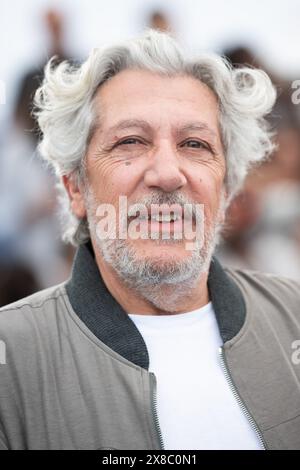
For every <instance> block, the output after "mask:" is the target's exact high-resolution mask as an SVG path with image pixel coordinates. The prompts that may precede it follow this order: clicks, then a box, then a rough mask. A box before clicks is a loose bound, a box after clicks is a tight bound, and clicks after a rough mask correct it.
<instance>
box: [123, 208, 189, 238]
mask: <svg viewBox="0 0 300 470" xmlns="http://www.w3.org/2000/svg"><path fill="white" fill-rule="evenodd" d="M137 212H138V213H137V214H136V215H131V217H129V222H131V221H133V220H135V225H137V226H138V227H139V228H140V231H143V232H144V231H147V232H148V233H153V232H157V233H170V234H173V233H177V234H179V233H182V234H183V232H184V228H185V227H186V225H187V223H188V222H189V223H190V224H191V225H192V224H193V218H192V214H191V213H187V211H185V212H184V211H183V209H182V207H181V206H178V207H175V208H174V207H172V209H171V210H170V208H169V207H164V208H162V207H160V208H159V209H157V208H154V209H153V208H151V210H150V211H149V210H147V211H139V210H138V211H137ZM129 214H130V211H129Z"/></svg>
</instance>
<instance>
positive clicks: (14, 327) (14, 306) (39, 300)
mask: <svg viewBox="0 0 300 470" xmlns="http://www.w3.org/2000/svg"><path fill="white" fill-rule="evenodd" d="M64 295H66V294H65V287H64V283H62V284H59V285H56V286H53V287H50V288H48V289H44V290H41V291H39V292H36V293H35V294H32V295H30V296H28V297H25V298H23V299H21V300H18V301H17V302H14V303H11V304H9V305H6V306H4V307H2V308H0V339H2V340H3V337H6V338H7V339H10V338H16V335H17V336H19V337H22V336H26V334H27V333H28V332H29V331H33V330H34V329H36V325H38V324H39V323H41V322H43V321H45V317H49V316H51V315H53V314H55V312H56V311H57V308H58V303H59V301H61V298H62V297H63V296H64Z"/></svg>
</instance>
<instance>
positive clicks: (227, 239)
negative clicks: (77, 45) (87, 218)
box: [0, 10, 300, 306]
mask: <svg viewBox="0 0 300 470" xmlns="http://www.w3.org/2000/svg"><path fill="white" fill-rule="evenodd" d="M43 22H44V26H45V28H47V30H48V33H49V35H50V37H51V46H50V50H49V51H48V54H47V57H52V56H53V55H55V56H56V57H57V59H56V60H57V61H61V60H64V59H68V56H67V54H66V53H65V50H64V40H63V37H64V35H63V32H64V19H63V17H62V15H61V14H60V13H59V12H58V11H53V10H50V11H47V12H45V14H44V17H43ZM147 23H148V26H151V27H153V28H157V29H160V30H172V27H171V25H170V23H169V21H168V18H167V17H166V15H165V14H164V13H163V12H160V11H154V12H152V13H151V14H150V16H149V18H148V22H147ZM223 53H224V55H226V56H227V58H228V59H229V60H230V61H231V63H232V64H233V66H234V67H239V66H241V65H244V64H246V65H250V66H255V67H259V68H261V69H264V70H266V67H265V66H264V64H263V63H261V62H259V61H258V60H257V58H256V57H255V55H254V54H253V53H252V51H251V50H249V48H246V47H243V45H237V47H235V48H234V49H231V50H225V51H223ZM69 59H70V60H74V58H72V59H71V58H69ZM45 63H46V57H45V62H44V63H41V64H40V66H39V67H38V68H36V69H34V70H28V71H25V73H24V76H23V77H21V78H20V84H19V90H18V93H17V96H16V100H15V107H14V113H13V116H12V119H11V122H9V123H8V124H7V126H6V127H5V129H4V130H3V129H2V130H1V131H0V221H1V224H0V306H2V305H6V304H8V303H10V302H13V301H15V300H18V299H19V298H22V297H24V296H26V295H29V294H31V293H33V292H35V291H37V290H39V289H42V288H46V287H48V286H50V285H53V284H56V283H59V282H62V281H64V280H65V279H66V278H67V277H68V276H69V273H70V269H71V264H72V259H73V256H74V249H73V248H72V247H71V246H67V245H64V244H63V243H62V242H61V239H60V227H59V217H58V204H57V200H56V192H55V177H54V175H53V174H52V173H51V171H50V170H49V169H48V168H46V167H45V166H44V165H43V163H42V161H41V159H39V157H38V154H37V149H36V146H37V142H38V137H39V132H38V129H37V126H36V123H35V122H34V120H33V118H32V115H31V111H32V97H33V94H34V92H35V90H36V88H37V87H38V85H39V83H40V82H41V80H42V77H43V67H44V65H45ZM299 65H300V64H299ZM299 68H300V67H299ZM266 72H267V73H268V74H269V75H270V76H271V78H272V81H273V83H274V84H275V85H276V87H277V90H278V99H277V103H276V106H275V109H274V111H273V112H272V114H271V116H270V122H271V125H272V127H273V128H274V131H276V137H275V139H276V143H277V150H276V151H275V153H274V155H273V156H272V158H270V159H269V160H268V161H266V162H265V163H264V164H263V165H261V166H260V167H258V168H254V169H253V170H252V171H251V173H250V175H249V177H248V178H247V181H246V184H245V187H244V189H243V191H242V192H241V193H240V194H239V195H238V196H237V197H236V198H235V200H234V201H233V202H232V204H231V206H230V208H229V210H228V216H227V223H226V226H225V228H224V233H223V240H222V242H221V244H220V246H219V247H218V249H217V255H218V257H219V259H220V260H221V261H222V262H223V264H225V265H231V266H234V267H236V268H243V269H245V268H247V269H255V270H260V271H264V272H270V273H275V274H279V275H284V276H287V277H289V278H293V279H297V280H300V105H298V106H297V105H295V104H293V103H292V99H291V94H292V91H293V90H292V88H291V83H290V82H285V80H284V79H283V78H282V77H278V76H275V75H274V74H273V73H272V71H271V70H266ZM296 78H297V77H295V79H296Z"/></svg>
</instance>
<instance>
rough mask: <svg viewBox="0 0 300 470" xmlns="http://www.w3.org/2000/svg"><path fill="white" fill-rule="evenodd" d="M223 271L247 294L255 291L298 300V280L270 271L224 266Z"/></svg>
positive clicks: (299, 285) (299, 296)
mask: <svg viewBox="0 0 300 470" xmlns="http://www.w3.org/2000/svg"><path fill="white" fill-rule="evenodd" d="M224 270H225V272H226V273H227V274H228V275H229V276H230V277H231V278H232V279H233V280H234V281H236V282H237V284H239V285H240V287H243V289H245V290H247V291H248V292H249V294H251V293H253V294H254V293H257V294H261V295H263V296H270V297H274V296H275V297H278V296H279V297H280V296H281V297H282V298H283V299H286V300H291V301H293V300H295V301H298V305H299V302H300V281H295V280H293V279H289V278H286V277H282V276H278V275H275V274H271V273H264V272H259V271H254V270H250V269H234V268H230V267H225V268H224Z"/></svg>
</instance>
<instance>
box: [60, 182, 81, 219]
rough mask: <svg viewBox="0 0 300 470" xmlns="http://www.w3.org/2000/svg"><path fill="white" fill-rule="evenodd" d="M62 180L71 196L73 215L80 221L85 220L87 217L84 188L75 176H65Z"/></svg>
mask: <svg viewBox="0 0 300 470" xmlns="http://www.w3.org/2000/svg"><path fill="white" fill-rule="evenodd" d="M62 180H63V184H64V187H65V188H66V191H67V193H68V195H69V199H70V207H71V210H72V212H73V214H74V215H75V216H76V217H77V218H78V219H83V218H84V217H85V216H86V208H85V202H84V194H83V188H82V187H81V185H79V184H78V181H77V178H76V177H74V174H71V175H65V176H63V177H62Z"/></svg>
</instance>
